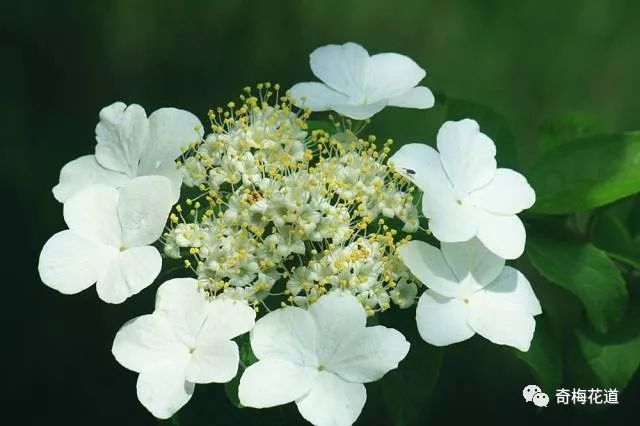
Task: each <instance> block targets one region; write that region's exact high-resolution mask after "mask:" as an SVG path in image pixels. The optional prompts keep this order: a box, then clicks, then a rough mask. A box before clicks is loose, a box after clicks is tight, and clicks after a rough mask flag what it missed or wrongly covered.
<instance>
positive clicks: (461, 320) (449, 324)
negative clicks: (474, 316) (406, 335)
mask: <svg viewBox="0 0 640 426" xmlns="http://www.w3.org/2000/svg"><path fill="white" fill-rule="evenodd" d="M468 315H469V305H468V304H467V303H465V302H464V301H462V300H460V299H450V298H448V297H444V296H440V295H439V294H437V293H435V292H434V291H432V290H427V291H425V292H424V293H422V296H420V300H419V301H418V307H417V308H416V322H417V324H418V332H420V336H421V337H422V339H424V341H425V342H428V343H431V344H432V345H435V346H446V345H450V344H452V343H457V342H462V341H463V340H467V339H468V338H470V337H471V336H473V335H474V334H475V332H474V331H473V329H472V328H471V327H469V324H467V316H468Z"/></svg>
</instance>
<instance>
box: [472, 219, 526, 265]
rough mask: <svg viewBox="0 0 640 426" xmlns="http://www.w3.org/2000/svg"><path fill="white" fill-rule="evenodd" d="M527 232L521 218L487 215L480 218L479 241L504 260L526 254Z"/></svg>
mask: <svg viewBox="0 0 640 426" xmlns="http://www.w3.org/2000/svg"><path fill="white" fill-rule="evenodd" d="M526 238H527V236H526V232H525V229H524V225H523V224H522V221H521V220H520V218H519V217H518V216H516V215H513V216H500V215H494V214H491V213H485V214H483V215H481V216H480V223H479V225H478V239H479V240H480V241H482V244H484V245H485V247H487V248H488V249H489V250H491V251H492V252H494V253H495V254H497V255H498V256H500V257H502V258H504V259H517V258H518V257H520V256H521V255H522V253H523V252H524V245H525V240H526Z"/></svg>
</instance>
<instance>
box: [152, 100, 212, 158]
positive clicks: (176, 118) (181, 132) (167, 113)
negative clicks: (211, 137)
mask: <svg viewBox="0 0 640 426" xmlns="http://www.w3.org/2000/svg"><path fill="white" fill-rule="evenodd" d="M202 135H204V128H203V127H202V123H200V120H198V117H196V116H195V115H193V114H192V113H190V112H189V111H185V110H182V109H177V108H160V109H159V110H157V111H154V112H153V113H152V114H151V115H150V116H149V143H148V144H147V147H146V149H145V151H144V152H143V153H142V157H141V159H140V166H141V167H143V168H147V167H148V168H157V167H158V166H159V165H160V163H161V162H163V161H165V160H169V161H174V160H175V159H176V158H178V157H179V156H180V154H181V153H182V149H181V147H186V146H189V145H190V144H191V143H193V142H197V141H199V140H200V139H202Z"/></svg>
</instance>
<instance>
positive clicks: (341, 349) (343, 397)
mask: <svg viewBox="0 0 640 426" xmlns="http://www.w3.org/2000/svg"><path fill="white" fill-rule="evenodd" d="M251 348H252V349H253V352H254V354H255V355H256V357H257V358H258V359H259V361H258V362H256V363H255V364H252V365H251V366H249V367H248V368H247V369H246V370H245V372H244V373H243V375H242V377H241V378H240V386H239V397H240V402H241V403H242V404H243V405H245V406H248V407H255V408H266V407H273V406H276V405H281V404H286V403H289V402H292V401H295V402H296V405H297V406H298V410H299V411H300V414H302V416H303V417H304V418H305V419H307V420H308V421H309V422H311V423H313V424H314V425H323V426H324V425H349V424H352V423H353V422H355V420H356V419H357V418H358V416H359V415H360V412H361V411H362V407H363V406H364V403H365V400H366V391H365V387H364V385H363V383H368V382H372V381H375V380H378V379H380V378H381V377H382V376H383V375H384V374H386V373H387V372H388V371H389V370H392V369H394V368H396V367H397V366H398V363H399V362H400V361H401V360H402V359H404V357H405V356H406V355H407V352H408V351H409V342H407V341H406V339H405V338H404V336H402V334H400V333H399V332H398V331H397V330H394V329H390V328H386V327H383V326H375V327H366V314H365V310H364V309H363V307H362V305H361V304H360V303H359V302H358V300H357V299H356V298H355V297H353V296H351V295H348V294H343V293H330V294H328V295H326V296H323V297H322V298H320V299H319V300H318V301H317V302H316V303H314V304H312V305H311V306H310V307H309V310H304V309H301V308H296V307H285V308H281V309H278V310H276V311H273V312H270V313H269V314H267V315H266V316H264V317H263V318H261V319H260V320H258V322H257V323H256V326H255V328H254V329H253V330H252V332H251Z"/></svg>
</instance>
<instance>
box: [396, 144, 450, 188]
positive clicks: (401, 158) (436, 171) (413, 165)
mask: <svg viewBox="0 0 640 426" xmlns="http://www.w3.org/2000/svg"><path fill="white" fill-rule="evenodd" d="M389 163H393V165H394V167H395V169H396V170H397V171H398V172H399V173H402V174H403V175H404V176H406V177H407V178H408V179H409V180H411V181H412V182H413V183H414V184H415V185H416V186H417V187H418V188H420V189H421V190H422V191H424V192H426V193H429V194H432V195H435V194H434V193H440V192H445V193H447V194H453V187H452V186H451V183H450V182H449V179H448V178H447V176H446V175H445V173H444V169H443V168H442V163H441V162H440V154H438V152H437V151H436V150H435V149H433V148H432V147H430V146H429V145H425V144H422V143H410V144H406V145H403V146H402V147H401V148H400V149H399V150H398V151H397V152H396V153H395V154H393V155H392V156H391V158H389ZM452 196H453V195H447V197H448V198H452ZM435 198H438V199H439V198H443V197H442V196H439V197H435Z"/></svg>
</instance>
